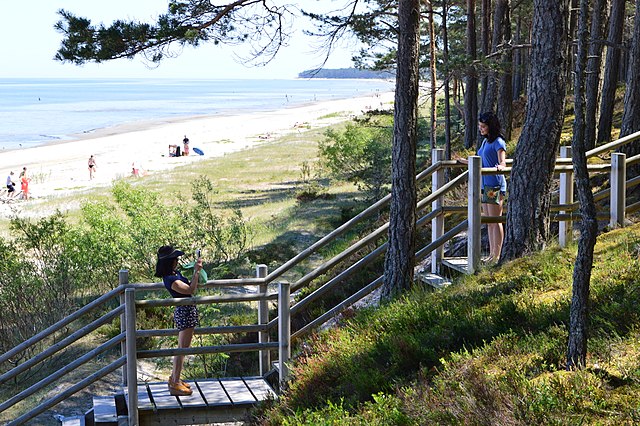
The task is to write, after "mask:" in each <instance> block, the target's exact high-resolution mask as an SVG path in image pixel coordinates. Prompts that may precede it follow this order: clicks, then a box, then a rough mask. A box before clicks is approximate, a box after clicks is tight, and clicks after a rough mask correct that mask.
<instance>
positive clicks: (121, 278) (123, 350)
mask: <svg viewBox="0 0 640 426" xmlns="http://www.w3.org/2000/svg"><path fill="white" fill-rule="evenodd" d="M118 284H119V285H120V286H123V285H124V284H129V270H127V269H120V271H118ZM118 298H119V299H120V305H124V303H125V301H124V291H123V292H122V293H120V296H118ZM126 322H127V320H126V314H125V313H124V312H123V313H122V314H120V332H121V333H124V332H125V331H126V330H127V324H126ZM120 355H121V356H125V355H127V342H126V341H124V342H120ZM125 386H127V366H126V365H124V366H122V387H125Z"/></svg>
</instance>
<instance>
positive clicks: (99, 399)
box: [93, 396, 118, 423]
mask: <svg viewBox="0 0 640 426" xmlns="http://www.w3.org/2000/svg"><path fill="white" fill-rule="evenodd" d="M93 415H94V419H95V422H96V423H109V422H115V421H118V413H117V411H116V399H115V398H114V397H113V396H94V397H93Z"/></svg>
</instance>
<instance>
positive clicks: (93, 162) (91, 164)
mask: <svg viewBox="0 0 640 426" xmlns="http://www.w3.org/2000/svg"><path fill="white" fill-rule="evenodd" d="M88 165H89V180H92V179H93V173H94V172H95V171H96V159H95V158H93V154H91V157H89V162H88Z"/></svg>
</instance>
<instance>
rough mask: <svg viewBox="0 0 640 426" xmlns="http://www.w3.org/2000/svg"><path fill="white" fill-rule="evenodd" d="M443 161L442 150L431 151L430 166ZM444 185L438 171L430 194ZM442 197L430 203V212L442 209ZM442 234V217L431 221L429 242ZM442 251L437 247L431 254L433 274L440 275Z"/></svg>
mask: <svg viewBox="0 0 640 426" xmlns="http://www.w3.org/2000/svg"><path fill="white" fill-rule="evenodd" d="M442 160H444V149H432V150H431V164H432V165H435V164H437V163H438V162H440V161H442ZM442 185H444V169H439V170H438V171H436V172H435V173H434V174H433V175H431V188H432V189H431V190H432V193H434V192H436V191H437V190H438V189H440V187H441V186H442ZM443 198H444V197H438V198H436V199H435V200H433V201H432V202H431V211H435V210H438V209H439V208H441V207H442V204H443V203H442V200H443ZM443 234H444V215H441V214H439V215H438V216H436V217H434V218H433V219H431V242H434V241H437V240H438V239H439V238H440V237H442V235H443ZM443 252H444V250H443V248H442V246H440V247H438V248H437V249H435V250H434V251H432V252H431V272H432V273H434V274H438V273H440V269H441V263H442V254H443Z"/></svg>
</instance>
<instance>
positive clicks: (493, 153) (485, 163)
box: [478, 137, 507, 192]
mask: <svg viewBox="0 0 640 426" xmlns="http://www.w3.org/2000/svg"><path fill="white" fill-rule="evenodd" d="M500 150H503V151H505V152H506V151H507V144H506V142H505V141H504V139H502V138H501V137H497V138H496V139H495V140H494V141H493V142H489V141H487V139H485V140H483V141H482V145H480V149H478V155H479V156H480V158H481V159H482V167H495V166H496V164H498V151H500ZM485 186H499V187H500V191H502V192H507V180H506V179H505V177H504V175H482V188H484V187H485Z"/></svg>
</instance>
